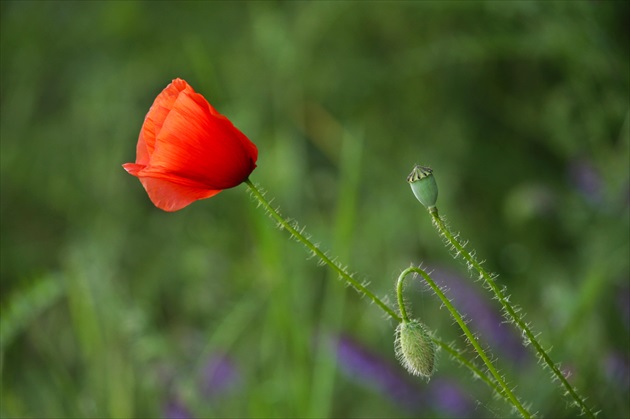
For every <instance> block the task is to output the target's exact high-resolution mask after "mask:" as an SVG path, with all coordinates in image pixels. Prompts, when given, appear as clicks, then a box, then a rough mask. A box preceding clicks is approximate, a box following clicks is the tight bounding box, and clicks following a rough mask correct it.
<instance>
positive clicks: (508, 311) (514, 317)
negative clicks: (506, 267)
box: [429, 207, 596, 418]
mask: <svg viewBox="0 0 630 419" xmlns="http://www.w3.org/2000/svg"><path fill="white" fill-rule="evenodd" d="M429 213H430V214H431V217H433V223H434V225H435V226H436V227H437V229H438V231H439V232H440V233H441V234H442V235H443V236H444V237H445V238H446V240H447V241H448V242H449V243H450V244H451V245H452V246H453V247H454V248H455V249H456V250H457V253H458V254H459V255H461V256H462V257H463V258H464V260H466V262H468V263H469V264H470V266H472V267H473V268H474V269H475V270H476V271H477V272H479V274H480V275H481V278H483V280H484V281H485V283H486V285H487V286H488V287H489V288H490V290H491V291H492V292H493V293H494V295H495V296H496V298H497V300H499V303H500V304H501V306H502V307H503V311H504V315H505V317H506V318H507V319H508V320H510V321H512V322H514V324H515V325H516V327H517V328H518V329H520V331H521V333H522V334H523V336H525V337H526V338H527V340H526V343H531V344H532V346H533V347H534V348H535V350H536V352H537V353H538V356H539V357H540V359H541V360H542V361H543V362H544V363H545V364H546V365H547V367H549V369H550V370H551V372H552V374H553V375H554V376H555V377H556V378H557V379H558V380H559V381H560V382H561V383H562V385H563V386H564V388H565V390H566V392H567V394H569V395H570V396H571V397H572V398H573V400H574V404H575V405H576V406H577V407H578V408H579V409H580V410H581V411H582V412H583V413H584V414H586V415H587V416H588V417H591V418H594V417H595V416H596V414H595V413H594V412H593V411H592V410H591V409H590V408H589V407H588V406H587V405H586V403H585V401H584V399H583V398H582V397H581V396H580V395H579V394H578V393H577V391H576V390H575V389H574V388H573V386H572V385H571V384H570V383H569V381H567V379H566V378H565V377H564V374H562V372H561V371H560V369H558V367H557V366H556V364H555V363H554V362H553V360H552V359H551V357H550V356H549V354H548V353H547V351H545V349H544V348H543V347H542V345H541V344H540V342H538V339H536V336H535V335H534V333H533V332H532V331H531V329H530V328H529V326H528V325H527V323H525V322H524V321H523V317H522V315H519V314H518V313H517V312H516V310H515V309H514V307H512V305H511V304H510V302H509V301H508V299H507V298H506V297H505V295H504V294H503V292H502V291H501V289H500V288H499V287H498V286H497V284H496V282H495V281H494V279H492V275H490V274H489V273H488V272H486V270H485V269H483V267H482V266H481V264H480V263H479V262H478V261H477V259H476V258H475V257H474V256H472V255H471V254H470V253H469V252H468V251H467V250H466V249H465V248H464V244H462V243H461V242H460V241H459V240H458V239H457V237H455V236H454V235H453V234H452V233H451V232H450V230H449V229H448V227H447V226H446V224H445V223H444V221H443V220H442V218H441V217H440V216H439V214H438V210H437V208H436V207H432V208H430V209H429Z"/></svg>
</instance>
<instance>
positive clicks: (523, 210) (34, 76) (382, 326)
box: [0, 1, 630, 418]
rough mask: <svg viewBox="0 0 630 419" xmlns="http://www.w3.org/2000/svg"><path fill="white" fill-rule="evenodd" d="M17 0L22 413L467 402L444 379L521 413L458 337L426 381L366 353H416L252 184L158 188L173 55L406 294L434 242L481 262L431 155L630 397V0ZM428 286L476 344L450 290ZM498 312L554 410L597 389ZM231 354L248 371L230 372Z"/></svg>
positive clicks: (10, 160)
mask: <svg viewBox="0 0 630 419" xmlns="http://www.w3.org/2000/svg"><path fill="white" fill-rule="evenodd" d="M0 11H1V18H0V19H1V22H0V31H1V32H0V35H1V38H0V47H1V48H0V54H1V56H0V58H1V60H0V82H1V90H2V95H1V97H0V105H1V108H0V109H1V112H0V140H1V142H0V147H1V148H0V176H1V177H0V228H1V234H0V246H1V255H0V257H1V263H0V278H1V279H0V280H1V286H2V292H1V294H0V310H1V321H0V336H1V338H2V342H1V346H0V347H1V350H2V352H1V354H0V355H1V360H2V364H1V368H2V386H1V394H0V415H1V416H2V417H7V418H8V417H121V418H122V417H161V416H164V415H165V414H166V413H165V410H166V409H167V408H169V409H171V410H174V409H175V408H180V409H182V408H184V407H185V409H186V410H188V412H189V413H190V414H191V415H193V416H195V417H249V416H251V417H303V416H313V417H326V416H334V417H368V416H369V417H401V416H410V417H419V416H430V417H447V416H455V415H456V413H454V412H453V411H449V410H448V409H447V408H445V407H444V406H440V405H437V404H432V403H431V402H432V401H435V399H436V398H433V399H430V398H425V397H426V395H427V394H432V393H431V392H432V391H438V390H436V389H438V386H439V385H440V380H446V381H448V382H449V383H451V382H452V383H456V384H457V385H458V386H459V388H460V389H461V390H462V391H463V394H464V395H465V397H466V398H468V399H469V400H470V401H471V402H472V403H476V406H477V407H476V410H474V411H473V413H472V414H473V415H477V416H483V417H486V416H499V417H501V416H505V415H507V414H510V411H509V410H507V408H506V405H505V403H504V402H503V401H501V400H495V398H493V391H491V389H490V388H489V387H488V386H486V385H479V381H476V380H475V379H474V377H471V376H470V373H469V372H468V371H467V370H466V369H464V368H462V367H460V366H459V365H458V363H456V362H453V361H452V360H451V359H450V357H448V356H441V357H440V365H439V369H438V371H437V372H436V373H435V374H434V376H433V378H432V379H431V381H430V383H428V384H427V383H424V381H422V380H415V381H414V380H411V382H410V384H409V385H410V386H411V387H412V388H413V389H414V392H412V394H414V395H415V396H417V397H418V398H420V399H421V402H422V404H421V405H420V407H418V406H417V405H414V406H411V407H410V406H408V405H405V404H404V403H401V402H400V401H399V400H398V399H395V398H393V397H392V395H391V393H388V392H387V391H384V390H383V388H382V387H379V386H378V385H377V384H374V383H373V382H371V381H370V380H368V379H366V378H364V377H357V376H355V375H352V374H351V373H349V372H348V365H347V364H344V362H345V361H344V358H343V357H342V356H341V355H340V356H339V358H337V357H336V354H339V352H338V351H336V348H337V346H335V344H334V342H336V341H335V338H336V337H337V336H339V335H340V334H341V335H349V336H352V337H353V338H354V340H355V341H357V342H361V344H362V345H364V347H366V348H369V351H370V353H371V354H372V355H373V356H375V357H376V358H378V359H382V360H384V361H383V362H386V363H387V362H388V361H391V365H390V366H391V371H394V372H395V373H396V374H398V373H399V374H401V376H404V374H405V371H404V369H403V368H402V367H399V366H398V365H397V364H396V363H395V361H393V358H394V353H393V349H392V342H393V339H394V327H395V326H396V325H395V324H392V323H391V322H389V321H384V320H383V317H382V314H381V311H380V310H378V308H377V307H375V306H374V305H370V304H368V301H367V300H361V299H359V298H357V295H356V293H354V292H352V291H348V292H345V289H344V288H343V287H342V286H341V285H340V284H341V283H340V282H339V281H337V280H336V279H335V276H336V274H334V273H332V272H328V271H326V270H325V269H321V268H318V267H317V266H315V264H314V263H312V262H313V261H312V260H306V258H305V257H304V252H303V249H301V248H300V247H301V246H299V245H297V244H296V243H295V242H293V241H290V240H287V239H286V235H285V234H283V233H280V232H278V231H277V230H275V229H274V226H273V225H272V223H271V222H270V221H269V219H268V218H267V217H265V216H264V215H263V214H262V212H261V211H259V210H257V209H256V208H255V203H253V202H252V200H251V198H250V197H249V196H248V195H247V194H246V193H245V190H246V186H245V185H242V186H240V187H238V188H235V189H233V190H228V191H224V192H222V193H221V194H219V195H218V196H216V197H215V198H212V199H210V200H206V201H201V202H198V203H195V204H193V205H191V206H190V207H188V208H186V209H184V210H182V211H180V212H177V213H173V214H167V213H163V212H161V211H159V210H157V209H156V208H154V207H153V206H152V205H151V203H150V202H149V200H148V198H147V197H146V194H145V193H144V191H143V190H142V188H141V186H140V184H139V183H138V182H137V180H136V179H134V178H132V177H131V176H129V175H127V174H126V173H125V172H124V170H123V169H122V168H121V164H122V163H125V162H129V161H132V160H133V159H134V157H135V154H134V153H135V144H136V140H137V135H138V132H139V130H140V126H141V124H142V120H143V118H144V115H145V113H146V112H147V111H148V108H149V106H150V104H151V102H152V100H153V98H154V97H155V95H157V93H159V91H160V90H161V89H162V88H163V87H164V86H166V84H167V83H168V82H170V80H171V79H173V78H175V77H182V78H184V79H186V80H187V81H188V82H189V83H190V84H191V85H192V86H193V87H194V88H195V89H196V90H197V91H199V92H200V93H202V94H204V95H205V96H206V98H208V100H209V101H210V102H211V103H212V104H213V105H214V106H215V107H216V108H217V109H218V110H219V111H220V112H222V113H223V114H225V115H226V116H228V117H229V118H230V119H231V120H232V121H233V122H234V124H235V125H236V126H238V127H239V128H240V129H241V130H242V131H243V132H244V133H245V134H247V135H248V136H249V138H250V139H251V140H252V141H254V142H255V143H256V144H257V145H258V147H259V150H260V158H259V161H258V168H257V169H256V170H255V171H254V173H253V174H252V181H254V182H260V183H261V184H262V185H264V186H265V188H267V189H269V190H270V192H271V194H272V195H273V196H274V197H275V199H276V200H275V201H274V204H275V205H281V206H282V210H283V213H284V214H286V215H288V216H290V217H294V218H295V219H297V220H299V221H300V224H301V225H306V226H307V227H308V231H309V232H310V233H311V234H312V235H313V237H314V239H315V240H316V241H318V242H320V243H321V245H322V248H325V249H329V250H330V251H331V254H333V255H336V256H338V257H339V263H341V264H349V266H351V267H352V269H353V270H354V271H356V272H357V278H358V279H359V280H366V281H370V282H371V283H370V289H371V290H372V291H374V292H375V294H377V295H379V296H383V295H389V296H390V300H391V301H394V300H395V295H394V286H393V285H394V280H395V278H396V277H397V275H398V274H399V273H400V269H401V268H402V267H405V266H408V265H409V263H414V264H418V263H420V262H423V263H424V264H425V266H427V267H428V268H429V270H431V269H434V268H435V269H443V268H444V266H451V267H452V268H451V271H454V272H459V273H461V274H462V275H461V276H462V277H463V278H465V277H466V275H465V272H464V271H465V269H466V267H465V266H464V265H463V264H462V265H459V266H458V265H457V263H455V264H454V263H453V261H452V260H451V258H450V256H449V254H448V252H445V251H444V248H443V247H442V246H441V243H440V242H439V238H437V237H436V235H435V232H434V231H433V228H432V226H431V220H430V217H428V216H427V214H426V213H425V210H424V209H423V208H421V206H419V205H418V203H417V202H416V200H415V198H414V197H413V195H412V194H411V193H410V191H409V186H408V185H407V182H406V181H405V177H406V176H407V174H408V171H409V168H410V167H412V166H413V165H414V164H422V165H427V166H430V167H432V169H433V170H434V171H435V173H437V175H436V176H437V178H438V181H439V185H440V205H439V207H440V210H441V211H443V212H444V213H446V214H448V215H449V217H450V219H451V220H452V223H453V225H454V226H456V227H457V229H458V230H461V231H462V235H463V236H464V237H467V238H470V239H471V240H472V242H473V245H474V248H475V249H476V250H477V252H478V254H479V256H480V258H481V259H486V264H487V265H485V266H488V267H489V269H491V270H492V271H496V272H497V273H498V274H499V277H498V279H497V281H498V283H499V284H500V285H502V284H505V285H507V286H508V289H509V291H510V295H511V299H512V300H511V301H512V302H514V303H516V304H517V305H519V306H521V307H523V310H524V312H526V313H527V317H526V320H527V321H528V322H529V323H531V324H532V325H534V328H533V329H534V330H535V331H536V332H540V333H541V335H540V339H541V341H542V342H541V343H542V345H543V346H544V347H545V348H548V347H553V350H552V352H551V356H552V358H553V359H554V360H557V361H562V365H563V366H566V367H568V368H570V371H571V372H572V375H571V376H570V378H569V379H570V381H571V383H572V384H573V385H575V387H576V388H578V389H580V391H581V394H583V395H585V396H586V397H587V400H588V402H589V403H590V405H591V406H595V407H596V408H597V409H601V410H602V414H601V415H602V416H603V417H627V416H628V415H630V411H629V408H628V405H627V399H628V396H629V391H630V385H629V382H628V380H629V378H628V364H629V360H628V351H629V348H630V337H629V328H630V319H629V318H628V316H629V314H628V311H627V310H628V306H629V302H628V293H629V292H630V290H629V283H628V277H629V275H630V268H629V262H628V254H629V253H630V249H629V237H628V231H629V229H630V220H629V212H628V208H629V197H628V187H629V185H630V174H629V168H628V161H629V160H630V152H629V147H630V133H629V130H630V122H629V109H628V108H629V104H628V97H629V95H630V86H629V81H628V77H627V74H628V70H629V53H628V51H629V50H630V40H629V39H630V37H629V34H628V27H630V25H629V23H628V15H629V13H630V10H629V6H628V5H627V4H626V3H625V2H612V1H610V2H606V1H600V2H535V1H534V2H504V3H499V2H365V3H356V2H286V3H285V2H258V1H254V2H177V3H170V2H135V1H125V2H54V1H48V2H35V1H3V2H2V3H0ZM484 295H486V294H484ZM406 297H407V298H408V299H409V304H410V306H412V307H414V309H415V311H416V312H417V313H416V314H418V317H419V318H422V320H423V322H424V323H426V324H427V326H428V327H429V328H430V330H432V331H435V334H436V335H437V336H439V337H440V338H441V339H443V340H444V341H449V342H450V341H452V342H454V343H455V347H459V348H462V347H465V343H464V339H463V337H462V336H461V332H460V331H459V330H458V329H457V328H456V327H454V326H453V324H452V321H451V319H450V318H449V316H448V314H447V313H446V312H445V310H441V309H440V306H439V303H437V302H435V300H434V297H433V296H432V295H431V294H429V293H423V292H415V293H414V292H409V293H408V294H406ZM456 302H457V301H456ZM487 303H488V304H489V305H490V306H491V307H494V308H495V309H496V310H497V312H498V310H499V308H498V306H497V304H496V302H492V301H490V300H489V299H488V301H487ZM392 306H393V305H392ZM624 310H625V311H624ZM462 311H464V310H462ZM469 326H470V327H471V329H473V330H478V329H477V327H478V326H479V325H478V324H476V323H475V320H474V318H472V317H471V322H470V324H469ZM484 337H486V336H481V339H480V340H481V341H482V342H488V345H489V346H491V348H490V349H491V350H492V353H494V354H496V355H497V357H498V359H497V363H498V364H499V367H500V370H501V371H502V373H504V374H505V375H506V377H509V382H510V384H514V385H515V386H517V387H518V394H519V397H521V398H522V399H523V400H524V401H526V402H529V403H531V405H532V406H533V407H534V409H535V410H538V413H539V414H540V415H541V416H545V417H572V416H573V415H575V414H576V411H575V410H571V408H568V407H567V406H566V404H565V400H566V399H564V398H563V397H562V395H561V392H560V391H559V390H558V386H557V385H556V384H555V383H551V382H550V380H549V377H548V375H547V373H546V372H545V371H542V370H541V369H540V368H539V367H538V366H537V365H536V360H535V359H534V358H533V357H527V356H526V357H525V358H521V359H520V360H518V361H515V360H514V358H510V356H508V355H509V353H508V352H507V351H506V349H505V348H504V347H503V346H502V344H501V343H498V342H492V341H491V340H488V339H483V338H484ZM222 357H227V358H228V359H229V360H230V362H231V364H229V363H223V364H221V365H223V367H222V368H225V369H224V370H221V371H227V370H230V368H228V365H232V367H231V368H233V370H234V371H236V372H234V374H235V377H234V378H233V379H232V380H228V381H230V383H231V384H230V385H229V386H227V387H226V386H223V387H221V388H220V389H219V388H218V387H220V386H218V385H217V383H216V382H215V383H214V384H213V386H214V387H212V386H211V387H212V389H211V390H212V391H210V390H208V389H207V388H206V387H207V386H208V385H209V384H208V383H207V381H208V380H209V378H208V376H209V375H210V376H211V377H214V379H216V377H218V375H219V374H218V372H216V371H218V370H216V371H215V373H214V375H213V374H212V373H211V372H212V371H210V372H208V371H209V370H208V368H210V367H209V366H208V365H209V363H210V364H212V362H214V361H212V360H216V359H223V358H222ZM211 361H212V362H211ZM213 365H214V364H213ZM216 368H219V367H216ZM230 371H231V370H230ZM223 377H225V374H224V375H223ZM225 381H226V380H225V379H224V380H223V384H225ZM405 382H407V381H405ZM204 383H205V384H204ZM204 386H205V387H204ZM219 391H222V392H219Z"/></svg>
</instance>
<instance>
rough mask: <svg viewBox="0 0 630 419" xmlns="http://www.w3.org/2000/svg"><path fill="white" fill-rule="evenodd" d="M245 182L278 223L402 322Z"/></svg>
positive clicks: (386, 311) (347, 280)
mask: <svg viewBox="0 0 630 419" xmlns="http://www.w3.org/2000/svg"><path fill="white" fill-rule="evenodd" d="M245 183H246V184H247V186H248V187H249V190H250V192H251V194H252V196H254V198H256V200H257V201H258V202H259V203H260V205H262V207H263V208H264V209H265V210H266V211H267V213H268V214H269V216H270V217H271V218H273V219H274V220H276V221H277V222H278V224H279V225H280V226H281V227H282V228H284V229H286V230H287V231H288V232H289V233H290V234H291V235H292V236H293V237H294V238H295V239H296V240H297V241H299V242H300V243H302V244H303V245H304V246H306V248H307V249H308V250H310V251H311V252H313V254H314V255H315V256H317V257H318V258H319V259H320V260H321V261H322V262H323V263H325V264H326V265H328V266H329V267H330V268H331V269H332V270H334V271H335V272H337V274H338V275H339V276H340V277H341V278H343V280H344V281H346V282H347V283H348V284H349V285H352V287H353V288H354V289H355V290H357V292H358V293H359V294H362V295H365V296H366V297H368V298H369V299H370V300H372V302H373V303H374V304H376V305H377V306H378V307H380V308H381V309H382V310H383V311H384V312H385V313H387V314H388V315H389V316H390V317H391V318H392V319H394V320H396V322H400V321H401V320H402V319H401V318H400V317H399V316H398V315H397V314H396V312H394V310H392V309H391V308H390V307H388V306H387V304H385V303H384V302H383V301H382V300H381V299H380V298H378V297H377V296H376V295H374V293H372V291H370V290H368V289H367V288H366V287H365V286H364V285H362V284H361V283H360V282H358V281H357V280H356V279H354V278H353V277H352V275H350V274H349V273H348V272H347V271H346V270H345V269H344V268H342V267H341V266H340V265H339V264H338V263H335V262H334V261H333V260H332V259H330V258H329V257H328V256H326V254H325V253H324V252H322V251H321V250H320V249H319V247H317V246H316V245H315V244H314V243H313V242H311V241H310V240H309V239H308V237H306V236H305V235H304V234H302V233H301V232H300V231H298V230H297V229H296V228H295V227H294V226H292V225H291V223H290V222H289V221H287V220H285V219H284V217H283V216H282V215H281V214H280V212H279V211H278V210H277V209H275V208H274V207H272V206H271V204H270V203H269V201H267V200H266V199H265V197H264V195H263V194H262V192H261V191H260V190H259V189H258V188H257V187H256V186H255V185H254V184H253V183H252V181H250V180H249V179H246V180H245Z"/></svg>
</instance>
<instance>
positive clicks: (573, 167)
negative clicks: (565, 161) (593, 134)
mask: <svg viewBox="0 0 630 419" xmlns="http://www.w3.org/2000/svg"><path fill="white" fill-rule="evenodd" d="M569 179H570V181H571V183H572V184H573V186H574V187H575V188H576V189H577V190H578V191H579V192H580V194H582V196H584V198H586V199H587V200H588V201H590V202H591V203H593V204H597V203H600V202H601V200H602V184H603V182H602V179H601V176H600V174H599V173H598V171H597V170H596V169H595V167H594V166H593V165H592V163H591V162H590V161H588V160H585V159H578V160H574V161H573V162H571V164H570V166H569Z"/></svg>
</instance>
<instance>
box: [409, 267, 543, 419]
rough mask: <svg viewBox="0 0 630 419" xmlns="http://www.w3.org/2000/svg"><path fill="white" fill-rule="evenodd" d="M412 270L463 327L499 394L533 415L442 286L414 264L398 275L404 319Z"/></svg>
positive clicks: (522, 413)
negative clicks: (405, 290)
mask: <svg viewBox="0 0 630 419" xmlns="http://www.w3.org/2000/svg"><path fill="white" fill-rule="evenodd" d="M412 272H413V273H416V274H419V275H420V276H422V278H424V280H425V281H426V282H427V284H429V286H430V287H431V289H432V290H433V292H435V294H436V295H437V296H438V298H439V299H440V300H441V301H442V304H444V307H446V309H447V310H448V311H449V312H450V313H451V317H453V319H454V320H455V321H456V322H457V324H458V325H459V327H460V328H461V329H462V331H463V332H464V335H465V336H466V338H467V339H468V341H469V342H470V344H471V345H472V346H473V348H475V351H476V352H477V354H479V357H480V358H481V360H482V361H483V362H484V364H486V367H487V368H488V371H489V372H490V374H492V376H493V377H494V379H495V381H496V383H497V384H498V386H499V387H500V389H498V391H499V394H501V395H502V396H503V397H505V398H506V399H507V400H508V401H509V402H510V403H511V404H512V405H513V406H514V407H515V408H516V409H517V410H518V411H519V413H520V414H521V415H522V416H523V417H524V418H530V417H531V416H532V415H531V413H529V411H527V409H525V407H523V405H522V404H521V402H520V401H519V400H518V398H517V397H516V396H515V395H514V393H513V392H512V390H510V387H508V385H507V383H506V382H505V380H504V379H503V377H501V374H499V372H498V371H497V369H496V368H495V366H494V365H493V364H492V361H490V358H489V357H488V355H487V354H486V352H485V351H484V350H483V348H482V347H481V345H480V344H479V342H478V341H477V338H475V336H474V335H473V334H472V332H471V331H470V329H469V328H468V326H467V325H466V322H465V321H464V319H463V318H462V316H461V315H460V314H459V312H458V311H457V309H456V308H455V307H454V306H453V304H452V303H451V301H450V300H449V299H448V297H446V295H444V293H443V292H442V290H441V289H440V287H438V286H437V284H436V283H435V282H434V281H433V279H431V277H430V276H429V275H428V274H427V273H426V272H424V271H423V270H422V269H420V268H416V267H413V266H410V267H409V268H407V269H405V270H404V271H403V272H402V273H401V274H400V276H399V277H398V286H397V292H398V302H399V304H400V312H401V314H402V316H403V319H404V318H406V316H407V313H406V311H405V306H404V304H403V302H402V287H403V282H404V280H405V277H406V276H407V275H409V274H410V273H412ZM407 320H408V319H407Z"/></svg>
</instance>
